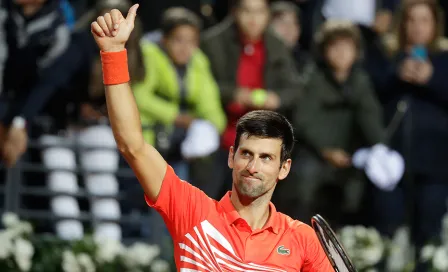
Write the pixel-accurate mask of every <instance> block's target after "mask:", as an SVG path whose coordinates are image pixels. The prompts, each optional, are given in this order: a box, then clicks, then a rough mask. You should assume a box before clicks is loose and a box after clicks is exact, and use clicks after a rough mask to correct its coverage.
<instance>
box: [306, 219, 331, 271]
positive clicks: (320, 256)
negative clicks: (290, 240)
mask: <svg viewBox="0 0 448 272" xmlns="http://www.w3.org/2000/svg"><path fill="white" fill-rule="evenodd" d="M298 239H299V243H300V244H302V248H303V251H304V252H303V253H304V262H303V265H302V270H301V271H302V272H333V271H334V268H333V266H332V265H331V263H330V261H329V260H328V257H327V255H326V254H325V251H324V249H323V248H322V246H321V244H320V243H319V239H318V238H317V235H316V233H315V232H314V230H313V229H312V228H311V227H310V226H308V225H305V224H304V225H302V226H301V228H300V234H299V235H298Z"/></svg>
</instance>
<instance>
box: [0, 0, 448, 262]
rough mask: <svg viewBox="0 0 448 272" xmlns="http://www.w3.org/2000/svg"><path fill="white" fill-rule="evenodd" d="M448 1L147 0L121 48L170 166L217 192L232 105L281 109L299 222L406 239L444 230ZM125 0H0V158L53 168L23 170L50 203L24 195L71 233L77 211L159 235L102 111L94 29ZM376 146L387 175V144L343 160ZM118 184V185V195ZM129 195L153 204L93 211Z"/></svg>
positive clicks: (280, 188)
mask: <svg viewBox="0 0 448 272" xmlns="http://www.w3.org/2000/svg"><path fill="white" fill-rule="evenodd" d="M134 2H138V1H134ZM162 2H163V4H161V3H162ZM447 3H448V2H447V1H441V0H440V1H437V0H362V1H361V0H297V1H268V0H234V1H224V0H223V1H220V0H216V1H199V0H197V1H195V0H191V1H180V0H179V1H174V0H173V1H144V2H143V1H142V3H141V4H142V6H141V9H140V10H139V14H138V18H137V19H138V20H137V23H136V27H135V30H134V32H133V33H132V36H131V38H130V41H129V42H128V44H127V51H128V60H129V69H130V74H131V79H132V80H131V85H132V89H133V91H134V94H135V98H136V102H137V104H138V108H139V111H140V116H141V121H142V130H143V133H144V137H145V140H146V141H147V142H149V143H151V144H153V145H154V146H155V147H156V148H157V150H158V151H159V152H160V153H161V154H162V155H163V156H164V158H165V159H166V160H167V161H168V162H169V163H170V164H171V165H172V166H173V168H174V169H175V171H176V173H177V175H178V176H179V177H181V178H182V179H183V180H186V181H188V182H190V183H192V184H194V185H195V186H197V187H199V188H200V189H201V190H203V191H204V192H206V193H207V194H208V195H209V196H210V197H212V198H214V199H220V198H221V197H222V195H223V194H224V192H225V191H227V190H229V189H230V188H231V186H232V183H231V180H232V175H231V170H230V169H229V168H228V166H227V160H228V150H229V148H230V147H231V146H232V145H233V143H234V141H235V134H236V131H235V126H236V122H237V120H238V118H239V117H241V116H242V115H244V114H245V113H247V112H248V111H250V110H254V109H266V110H273V111H278V112H280V113H282V114H284V115H285V116H287V117H288V119H289V120H290V121H291V123H292V124H293V126H294V129H295V132H296V138H297V143H296V148H295V154H294V156H293V158H294V159H293V165H294V166H293V168H292V171H291V172H292V173H290V175H289V177H288V178H287V180H285V181H281V182H279V184H278V185H277V190H276V192H275V194H274V199H273V201H274V204H275V205H276V207H277V209H278V210H280V211H282V212H284V213H286V214H288V215H290V216H291V217H293V218H296V219H299V220H301V221H304V222H306V223H309V221H310V218H311V216H312V215H314V214H316V213H320V214H321V215H323V216H324V217H325V218H327V219H328V220H329V221H330V223H331V225H332V226H333V227H334V228H338V227H341V226H344V225H347V224H365V225H372V226H375V227H376V228H377V229H378V230H379V231H380V232H381V233H382V234H383V235H385V236H392V235H394V233H395V231H396V230H397V229H398V228H400V227H401V226H404V225H408V226H411V227H412V241H413V242H414V244H415V245H416V248H417V251H418V249H419V248H421V247H422V246H423V245H424V244H425V243H426V242H428V241H430V240H433V239H436V238H437V237H439V232H440V228H441V219H442V217H443V215H444V214H445V213H446V212H447V199H448V167H447V163H448V79H446V78H445V77H446V75H448V51H447V50H448V40H447V39H446V38H445V35H446V32H445V29H444V27H443V26H444V25H445V17H444V16H443V14H444V12H443V11H444V10H446V9H448V4H447ZM131 4H132V3H131V2H128V1H127V0H96V1H87V0H72V1H69V0H2V2H1V5H2V6H1V8H0V151H1V159H2V163H3V164H4V165H5V166H6V167H7V168H11V167H14V166H15V165H16V164H17V163H18V162H20V161H33V162H39V163H41V164H42V166H43V167H45V168H46V169H49V171H48V172H47V173H46V174H45V175H37V176H36V175H28V176H27V175H24V176H25V182H28V183H30V184H34V183H38V184H40V185H42V186H45V187H46V188H47V190H49V191H52V192H54V195H53V196H52V197H51V198H50V199H47V200H45V201H46V203H45V204H42V200H36V199H33V198H32V197H30V198H29V199H27V200H24V201H25V205H29V206H33V207H36V206H38V207H47V208H48V209H49V210H50V211H51V212H52V213H54V214H55V215H56V216H59V217H61V219H60V220H58V221H56V223H55V224H54V226H47V227H48V229H45V231H48V230H51V231H54V232H55V233H56V234H57V235H59V236H61V237H63V238H65V239H76V238H79V237H81V236H82V235H84V233H85V232H87V229H88V228H92V230H93V232H94V234H95V235H98V236H100V237H109V238H110V237H112V238H114V239H121V238H122V237H123V236H125V235H126V233H129V232H135V231H138V232H139V235H141V236H143V237H146V238H148V239H153V241H156V242H157V243H164V241H163V239H165V238H166V237H165V236H167V235H161V234H160V233H166V230H164V227H163V221H162V219H161V218H160V217H159V216H157V215H155V214H154V213H151V212H150V211H148V210H147V209H145V208H142V204H143V205H144V201H143V198H142V191H141V190H139V189H138V187H137V186H138V183H137V182H135V178H120V177H118V176H117V175H115V172H116V171H117V169H119V168H126V167H127V165H126V163H125V162H124V161H123V160H122V158H121V157H120V156H119V154H118V152H117V150H116V146H115V142H114V138H113V134H112V131H111V129H110V127H109V125H108V120H107V107H106V103H105V97H104V88H103V81H102V71H101V61H100V58H99V52H98V48H97V47H96V45H95V42H94V40H93V38H92V36H91V33H90V23H91V22H92V21H93V20H95V19H96V18H97V17H98V16H100V15H102V14H104V13H105V12H106V11H108V10H110V9H112V8H116V9H119V10H120V11H122V12H123V13H126V12H127V10H128V8H129V7H130V5H131ZM103 23H104V24H107V22H106V21H104V22H103ZM30 143H37V145H38V146H39V147H38V148H35V145H31V144H30ZM73 146H75V147H76V148H73ZM378 147H381V148H385V150H386V151H385V154H386V153H387V152H396V153H397V154H399V155H400V156H401V157H402V158H403V161H404V169H405V171H404V174H403V175H399V176H400V178H398V179H397V180H396V181H390V180H393V178H391V177H389V176H390V175H393V174H391V173H392V172H394V171H395V172H396V168H397V167H398V168H400V166H394V165H392V164H393V163H392V161H390V160H388V159H387V154H386V155H385V157H381V156H379V157H376V158H375V159H376V162H371V163H369V164H366V163H364V164H365V165H364V164H363V163H361V164H363V166H361V167H355V164H357V163H355V156H354V154H356V153H357V151H359V150H361V149H362V148H365V149H364V150H367V152H369V151H372V150H374V149H375V148H378ZM358 164H359V163H358ZM77 169H83V170H84V171H85V172H82V173H84V174H79V173H78V172H76V170H77ZM388 175H389V176H388ZM378 176H381V177H385V178H378ZM395 176H396V175H395ZM401 176H402V177H401ZM378 180H386V183H389V184H388V186H382V185H381V182H378ZM375 181H376V182H375ZM390 183H393V184H392V185H391V184H390ZM397 183H398V184H397ZM383 185H384V184H383ZM81 188H83V189H84V190H85V191H87V192H88V193H89V194H91V195H93V196H100V197H98V198H96V197H94V198H91V199H90V200H89V201H88V203H83V202H82V201H79V200H78V199H77V198H76V196H74V195H76V193H77V192H79V191H80V190H81ZM122 192H125V195H126V196H127V198H128V200H123V201H122V200H118V199H117V198H116V197H115V196H118V195H119V194H120V193H122ZM71 194H72V195H71ZM139 200H140V201H139ZM45 201H44V202H45ZM136 207H137V209H139V210H140V211H142V212H143V213H145V214H146V213H147V214H149V215H148V218H147V219H148V220H147V221H145V222H142V223H141V225H140V226H138V227H137V228H134V227H130V226H126V225H122V224H118V223H116V222H115V223H114V221H110V220H109V221H108V220H104V221H103V220H102V219H117V218H119V217H120V216H121V215H122V214H124V213H126V212H129V211H131V210H133V209H135V208H136ZM84 209H89V210H90V211H91V213H92V214H93V216H95V217H96V218H97V219H98V220H96V221H95V224H94V225H93V226H89V227H86V226H85V225H84V224H83V223H81V221H79V220H77V216H79V213H80V210H84ZM136 229H137V230H136ZM418 269H419V271H426V270H425V268H424V267H421V268H418Z"/></svg>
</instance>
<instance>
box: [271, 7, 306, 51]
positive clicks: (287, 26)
mask: <svg viewBox="0 0 448 272" xmlns="http://www.w3.org/2000/svg"><path fill="white" fill-rule="evenodd" d="M272 28H273V29H274V31H275V32H276V33H277V34H278V35H279V36H280V38H281V39H282V40H283V42H284V43H285V44H286V45H287V46H288V47H289V48H293V47H294V46H295V45H296V44H297V42H298V40H299V38H300V26H299V22H298V21H297V16H296V14H295V13H294V11H292V12H285V13H283V14H282V15H280V16H278V17H277V18H275V19H273V20H272Z"/></svg>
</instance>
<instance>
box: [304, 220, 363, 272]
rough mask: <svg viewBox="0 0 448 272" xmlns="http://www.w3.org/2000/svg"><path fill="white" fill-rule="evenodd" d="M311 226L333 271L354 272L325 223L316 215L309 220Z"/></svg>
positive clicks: (349, 261) (352, 266)
mask: <svg viewBox="0 0 448 272" xmlns="http://www.w3.org/2000/svg"><path fill="white" fill-rule="evenodd" d="M311 225H312V226H313V228H314V231H315V232H316V234H317V237H318V238H319V242H320V244H321V245H322V247H323V249H324V251H325V254H327V257H328V259H329V260H330V263H331V265H332V266H333V268H334V270H335V271H336V272H356V268H355V266H354V265H353V263H352V261H351V260H350V258H349V257H348V255H347V253H346V252H345V250H344V248H343V247H342V244H341V243H340V242H339V240H338V238H337V237H336V234H335V233H334V231H333V230H332V229H331V227H330V225H329V224H328V223H327V221H325V219H324V218H323V217H322V216H320V215H318V214H317V215H315V216H313V218H312V219H311Z"/></svg>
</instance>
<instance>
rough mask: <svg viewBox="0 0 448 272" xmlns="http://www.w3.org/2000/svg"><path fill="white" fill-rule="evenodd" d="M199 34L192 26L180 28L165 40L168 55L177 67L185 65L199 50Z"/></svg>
mask: <svg viewBox="0 0 448 272" xmlns="http://www.w3.org/2000/svg"><path fill="white" fill-rule="evenodd" d="M198 41H199V33H198V30H197V29H196V28H194V27H192V26H188V25H185V26H179V27H177V28H176V29H174V30H173V31H172V32H171V33H170V35H169V36H168V37H165V38H164V40H163V45H164V46H165V48H166V50H167V52H168V55H169V56H170V57H171V59H172V61H173V62H174V63H175V64H177V65H185V64H187V63H188V61H189V60H190V58H191V56H192V55H193V53H194V52H195V51H196V49H197V48H198Z"/></svg>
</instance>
